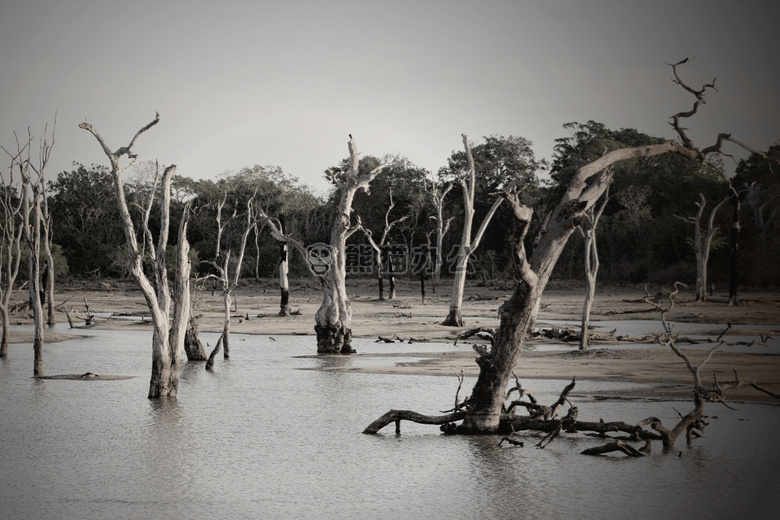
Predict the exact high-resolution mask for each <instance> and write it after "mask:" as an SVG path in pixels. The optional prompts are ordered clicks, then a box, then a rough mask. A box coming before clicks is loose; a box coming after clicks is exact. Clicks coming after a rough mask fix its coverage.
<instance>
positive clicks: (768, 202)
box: [741, 181, 780, 238]
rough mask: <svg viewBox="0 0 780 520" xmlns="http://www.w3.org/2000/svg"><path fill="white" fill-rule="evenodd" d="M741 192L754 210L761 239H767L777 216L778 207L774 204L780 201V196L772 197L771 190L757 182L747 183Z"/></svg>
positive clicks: (754, 217)
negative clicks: (773, 220)
mask: <svg viewBox="0 0 780 520" xmlns="http://www.w3.org/2000/svg"><path fill="white" fill-rule="evenodd" d="M741 191H742V192H743V193H744V194H745V202H746V203H747V205H748V206H750V208H751V209H752V210H753V220H754V222H755V223H756V227H757V228H758V231H759V232H760V233H761V237H762V238H765V237H766V232H767V229H769V224H771V223H772V219H774V218H775V215H776V214H777V208H778V206H777V205H774V206H773V205H772V204H773V203H774V202H775V201H776V200H778V199H780V195H772V193H771V189H770V188H767V187H764V186H763V185H762V184H761V183H759V182H756V181H753V182H752V183H750V184H747V183H745V184H744V186H743V188H742V190H741ZM762 199H763V201H762Z"/></svg>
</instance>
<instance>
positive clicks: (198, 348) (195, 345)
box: [184, 322, 207, 361]
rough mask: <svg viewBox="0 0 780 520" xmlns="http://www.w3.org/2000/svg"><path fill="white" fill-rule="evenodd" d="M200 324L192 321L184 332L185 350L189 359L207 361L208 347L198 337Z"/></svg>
mask: <svg viewBox="0 0 780 520" xmlns="http://www.w3.org/2000/svg"><path fill="white" fill-rule="evenodd" d="M198 335H199V331H198V326H197V325H196V324H195V323H192V322H190V324H189V326H188V327H187V331H186V332H185V333H184V351H185V352H186V353H187V360H188V361H206V359H207V358H206V349H205V347H204V346H203V343H201V341H200V339H199V338H198Z"/></svg>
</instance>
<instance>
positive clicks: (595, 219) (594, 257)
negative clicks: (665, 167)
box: [579, 169, 612, 350]
mask: <svg viewBox="0 0 780 520" xmlns="http://www.w3.org/2000/svg"><path fill="white" fill-rule="evenodd" d="M609 171H610V173H611V172H612V170H611V169H610V170H609ZM609 199H610V197H609V185H607V189H606V191H605V192H604V202H603V203H602V204H601V206H600V207H599V209H598V211H594V207H593V206H591V207H590V208H588V211H586V213H585V219H586V221H587V224H588V226H587V229H585V230H584V231H583V226H582V225H580V228H579V229H580V232H581V233H582V235H583V237H584V238H585V277H586V278H587V281H588V290H587V291H586V293H585V302H584V303H583V304H582V323H581V326H580V350H587V349H588V340H589V339H590V332H589V331H588V327H589V324H590V310H591V308H592V307H593V298H594V296H595V295H596V278H597V277H598V274H599V251H598V246H597V243H596V227H597V226H598V223H599V219H600V218H601V215H602V214H603V213H604V208H606V207H607V203H608V202H609Z"/></svg>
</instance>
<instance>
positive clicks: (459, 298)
mask: <svg viewBox="0 0 780 520" xmlns="http://www.w3.org/2000/svg"><path fill="white" fill-rule="evenodd" d="M462 138H463V147H464V148H465V150H466V158H467V159H468V165H469V170H468V172H467V173H466V175H464V176H463V177H461V179H460V183H461V186H462V187H463V230H462V232H461V237H460V247H459V248H458V254H457V257H456V259H455V272H454V273H453V279H452V294H451V295H450V310H449V313H448V314H447V317H446V318H444V321H443V322H442V325H445V326H448V327H462V326H463V317H462V315H461V307H462V305H463V291H464V289H465V287H466V275H467V274H468V262H469V257H470V256H471V254H472V253H473V252H474V250H476V249H477V247H479V243H480V241H481V240H482V236H483V235H484V234H485V230H486V229H487V226H488V224H490V221H491V220H492V219H493V215H495V214H496V211H497V210H498V207H499V206H500V205H501V202H503V200H504V199H503V198H501V197H498V198H496V201H495V202H494V203H493V206H491V208H490V210H488V212H487V214H486V215H485V218H484V219H483V220H482V223H481V224H480V226H479V229H478V230H477V233H476V235H474V237H473V238H472V236H471V229H472V226H473V222H474V196H475V193H476V184H477V179H476V170H475V166H474V156H473V155H472V153H471V145H469V140H468V137H466V135H463V136H462Z"/></svg>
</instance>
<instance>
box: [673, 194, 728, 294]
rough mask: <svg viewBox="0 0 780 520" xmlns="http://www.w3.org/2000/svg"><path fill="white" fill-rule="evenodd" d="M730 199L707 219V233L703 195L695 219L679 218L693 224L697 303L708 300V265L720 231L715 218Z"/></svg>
mask: <svg viewBox="0 0 780 520" xmlns="http://www.w3.org/2000/svg"><path fill="white" fill-rule="evenodd" d="M728 200H729V197H724V199H723V200H722V201H720V202H719V203H718V204H717V205H716V206H715V207H714V208H712V211H711V212H710V216H709V218H708V219H707V233H706V234H704V235H703V234H702V229H701V218H702V217H703V216H704V207H705V206H706V205H707V199H705V198H704V194H703V193H699V202H697V203H696V206H698V208H699V210H698V211H697V212H696V216H695V217H681V216H677V215H676V216H677V218H679V219H680V220H682V221H683V222H688V223H689V224H693V226H694V231H693V245H694V251H695V252H696V301H705V300H706V299H707V265H708V264H709V260H710V248H711V247H712V239H713V238H714V237H715V233H716V232H717V231H718V227H717V226H716V225H715V216H716V215H717V213H718V210H719V209H720V208H721V206H723V205H724V204H725V203H726V202H728Z"/></svg>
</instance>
